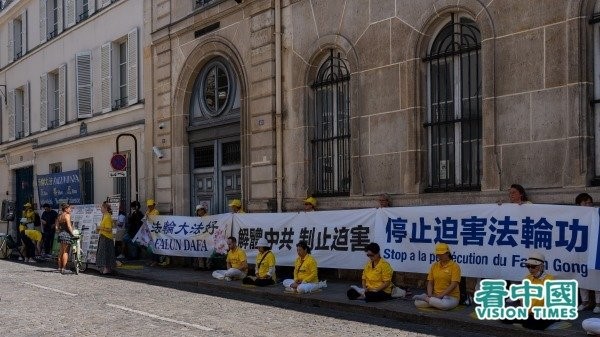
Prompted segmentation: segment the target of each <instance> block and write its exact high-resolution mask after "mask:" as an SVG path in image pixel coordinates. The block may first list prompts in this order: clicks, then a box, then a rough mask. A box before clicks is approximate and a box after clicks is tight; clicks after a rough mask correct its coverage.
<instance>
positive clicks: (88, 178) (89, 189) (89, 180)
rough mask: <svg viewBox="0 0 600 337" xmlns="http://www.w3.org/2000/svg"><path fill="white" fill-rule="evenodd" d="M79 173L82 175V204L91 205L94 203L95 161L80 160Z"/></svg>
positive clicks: (90, 159)
mask: <svg viewBox="0 0 600 337" xmlns="http://www.w3.org/2000/svg"><path fill="white" fill-rule="evenodd" d="M79 172H80V175H81V192H82V198H81V199H82V200H81V201H82V203H83V204H84V205H89V204H93V203H94V161H93V158H87V159H81V160H79Z"/></svg>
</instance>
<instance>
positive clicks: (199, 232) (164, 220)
mask: <svg viewBox="0 0 600 337" xmlns="http://www.w3.org/2000/svg"><path fill="white" fill-rule="evenodd" d="M231 219H232V214H219V215H210V216H204V217H201V218H199V217H184V216H171V215H165V216H163V215H155V216H150V218H149V219H148V220H147V224H146V225H145V227H144V228H143V229H140V231H139V232H138V235H136V239H135V240H138V241H141V240H142V239H141V238H140V237H141V236H145V235H143V233H144V232H145V231H147V232H148V233H149V235H150V240H149V242H147V243H148V244H149V246H150V247H151V249H152V252H154V253H155V254H161V255H170V256H192V257H209V256H210V255H211V254H212V253H213V251H217V252H218V253H226V252H227V237H228V235H227V233H228V229H230V228H231Z"/></svg>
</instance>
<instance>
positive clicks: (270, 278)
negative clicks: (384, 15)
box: [242, 238, 276, 287]
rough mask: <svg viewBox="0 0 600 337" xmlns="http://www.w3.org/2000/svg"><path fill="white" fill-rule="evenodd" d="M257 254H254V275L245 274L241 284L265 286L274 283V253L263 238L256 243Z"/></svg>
mask: <svg viewBox="0 0 600 337" xmlns="http://www.w3.org/2000/svg"><path fill="white" fill-rule="evenodd" d="M256 247H257V248H258V254H257V255H256V267H255V268H254V270H255V272H254V275H255V276H246V277H244V279H243V280H242V283H243V284H249V285H255V286H258V287H266V286H270V285H273V284H275V280H276V277H275V254H274V253H273V252H272V251H271V245H269V242H268V241H267V239H265V238H260V239H258V242H257V243H256Z"/></svg>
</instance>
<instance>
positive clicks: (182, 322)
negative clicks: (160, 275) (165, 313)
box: [106, 303, 214, 331]
mask: <svg viewBox="0 0 600 337" xmlns="http://www.w3.org/2000/svg"><path fill="white" fill-rule="evenodd" d="M106 305H108V306H109V307H113V308H117V309H121V310H124V311H129V312H133V313H136V314H139V315H142V316H146V317H150V318H156V319H160V320H161V321H166V322H171V323H176V324H181V325H185V326H189V327H192V328H196V329H199V330H203V331H213V330H214V329H211V328H208V327H205V326H202V325H198V324H193V323H188V322H184V321H178V320H175V319H171V318H167V317H161V316H158V315H155V314H151V313H149V312H145V311H140V310H135V309H131V308H127V307H123V306H120V305H116V304H112V303H106Z"/></svg>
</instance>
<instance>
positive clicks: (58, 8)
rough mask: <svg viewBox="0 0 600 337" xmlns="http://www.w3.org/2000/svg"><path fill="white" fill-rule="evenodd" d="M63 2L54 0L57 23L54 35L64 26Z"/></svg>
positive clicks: (60, 31)
mask: <svg viewBox="0 0 600 337" xmlns="http://www.w3.org/2000/svg"><path fill="white" fill-rule="evenodd" d="M63 22H64V21H63V2H62V0H58V1H57V2H56V24H57V26H58V27H57V28H56V35H58V34H60V33H62V31H63V28H64V23H63Z"/></svg>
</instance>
